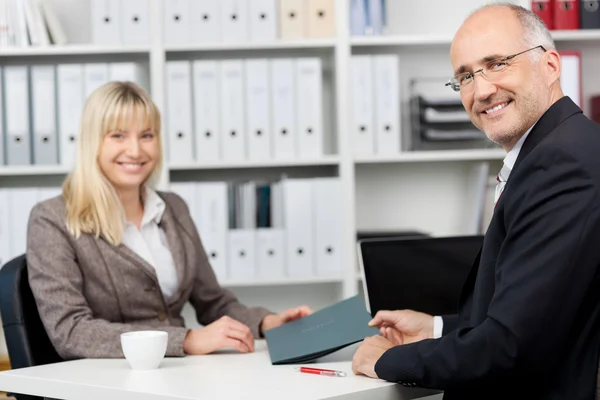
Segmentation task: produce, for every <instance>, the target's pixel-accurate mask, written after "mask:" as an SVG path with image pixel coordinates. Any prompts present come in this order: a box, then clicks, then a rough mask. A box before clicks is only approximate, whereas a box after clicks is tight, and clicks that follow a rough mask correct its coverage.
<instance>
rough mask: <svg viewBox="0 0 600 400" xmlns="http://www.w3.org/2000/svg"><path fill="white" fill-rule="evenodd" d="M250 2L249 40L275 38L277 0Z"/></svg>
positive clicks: (273, 39) (253, 0) (264, 40)
mask: <svg viewBox="0 0 600 400" xmlns="http://www.w3.org/2000/svg"><path fill="white" fill-rule="evenodd" d="M249 3H250V13H249V15H250V40H252V41H254V42H272V41H275V40H277V21H278V17H279V16H278V15H277V0H252V1H250V2H249Z"/></svg>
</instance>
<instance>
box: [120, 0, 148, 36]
mask: <svg viewBox="0 0 600 400" xmlns="http://www.w3.org/2000/svg"><path fill="white" fill-rule="evenodd" d="M148 1H149V0H121V42H122V43H123V44H129V45H148V44H150V15H149V12H148Z"/></svg>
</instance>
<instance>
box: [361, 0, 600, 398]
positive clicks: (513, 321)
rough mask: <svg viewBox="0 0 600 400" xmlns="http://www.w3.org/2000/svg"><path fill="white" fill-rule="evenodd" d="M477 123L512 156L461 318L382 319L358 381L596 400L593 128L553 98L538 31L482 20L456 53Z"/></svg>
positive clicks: (596, 148) (506, 8)
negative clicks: (364, 377) (370, 379)
mask: <svg viewBox="0 0 600 400" xmlns="http://www.w3.org/2000/svg"><path fill="white" fill-rule="evenodd" d="M450 60H451V64H452V68H453V70H454V73H455V76H454V77H453V78H452V79H450V81H449V82H448V84H447V86H449V87H450V88H451V89H454V90H456V91H458V92H460V97H461V100H462V102H463V105H464V107H465V109H466V110H467V112H468V113H469V116H470V118H471V120H472V121H473V123H474V124H475V125H476V126H477V127H478V128H480V129H481V130H482V131H484V132H485V133H486V135H487V136H488V137H489V139H490V140H492V141H494V142H496V143H498V144H500V145H501V146H503V147H504V149H505V150H506V152H507V155H506V158H505V159H504V166H503V168H502V170H501V171H500V173H499V181H500V182H499V184H498V190H497V200H496V206H495V211H494V216H493V218H492V221H491V223H490V226H489V228H488V231H487V233H486V235H485V240H484V244H483V246H482V248H481V251H480V253H479V254H478V256H477V258H476V259H475V260H474V263H473V267H472V269H471V271H470V273H469V275H468V277H467V280H466V282H465V285H464V287H463V290H462V293H461V296H460V300H459V312H458V315H454V316H443V317H433V316H431V315H427V314H423V313H418V312H414V311H410V310H398V311H382V312H379V313H378V314H377V315H376V316H375V317H374V319H373V321H371V325H373V326H378V327H379V328H380V330H381V333H382V335H381V336H374V337H371V338H367V339H366V340H365V341H364V342H363V343H362V344H361V346H360V347H359V349H358V350H357V352H356V354H355V356H354V359H353V370H354V372H355V373H356V374H364V375H367V376H371V377H374V378H376V377H378V378H381V379H385V380H388V381H393V382H399V383H401V384H403V385H407V386H421V387H428V388H436V389H441V390H444V392H445V394H444V398H445V399H509V398H528V399H553V400H556V399H569V400H580V399H594V393H595V390H596V376H597V368H598V358H599V355H600V245H599V243H600V156H599V154H600V126H598V125H597V124H595V123H593V122H591V121H590V120H589V119H588V118H586V117H585V116H584V115H583V113H582V111H581V110H580V109H579V107H577V105H576V104H575V103H574V102H573V101H572V100H571V99H570V98H568V97H566V96H564V95H563V93H562V90H561V87H560V80H559V78H560V72H561V60H560V55H559V54H558V53H557V51H556V50H555V46H554V43H553V41H552V38H551V36H550V34H549V32H548V30H547V29H546V27H545V26H544V24H543V23H542V22H541V21H540V20H539V19H538V18H537V17H536V16H535V15H534V14H533V13H532V12H530V11H528V10H525V9H523V8H521V7H517V6H513V5H508V4H504V5H492V6H486V7H483V8H481V9H479V10H477V11H476V12H474V13H473V14H471V15H470V16H469V17H468V18H467V20H466V21H465V22H464V23H463V25H462V26H461V27H460V29H459V30H458V32H457V33H456V35H455V38H454V40H453V42H452V46H451V50H450Z"/></svg>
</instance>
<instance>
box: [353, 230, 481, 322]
mask: <svg viewBox="0 0 600 400" xmlns="http://www.w3.org/2000/svg"><path fill="white" fill-rule="evenodd" d="M482 244H483V236H460V237H442V238H430V237H421V238H402V237H400V238H387V239H365V240H361V241H359V244H358V246H359V256H360V257H361V268H362V274H363V289H364V290H365V297H366V298H365V300H366V302H367V305H368V306H369V311H370V312H371V315H375V314H376V313H377V311H379V310H401V309H411V310H416V311H421V312H425V313H428V314H431V315H444V314H453V313H456V312H457V308H458V297H459V295H460V291H461V289H462V286H463V284H464V281H465V279H466V277H467V274H468V272H469V269H470V268H471V265H472V264H473V261H474V260H475V257H476V256H477V252H478V251H479V248H480V247H481V245H482Z"/></svg>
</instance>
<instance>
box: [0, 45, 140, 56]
mask: <svg viewBox="0 0 600 400" xmlns="http://www.w3.org/2000/svg"><path fill="white" fill-rule="evenodd" d="M95 54H98V55H103V54H104V55H113V54H124V55H132V54H150V46H94V45H86V44H82V45H77V44H75V45H64V46H38V47H24V48H0V57H36V56H83V55H95Z"/></svg>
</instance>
